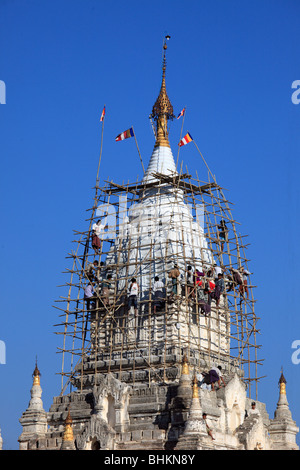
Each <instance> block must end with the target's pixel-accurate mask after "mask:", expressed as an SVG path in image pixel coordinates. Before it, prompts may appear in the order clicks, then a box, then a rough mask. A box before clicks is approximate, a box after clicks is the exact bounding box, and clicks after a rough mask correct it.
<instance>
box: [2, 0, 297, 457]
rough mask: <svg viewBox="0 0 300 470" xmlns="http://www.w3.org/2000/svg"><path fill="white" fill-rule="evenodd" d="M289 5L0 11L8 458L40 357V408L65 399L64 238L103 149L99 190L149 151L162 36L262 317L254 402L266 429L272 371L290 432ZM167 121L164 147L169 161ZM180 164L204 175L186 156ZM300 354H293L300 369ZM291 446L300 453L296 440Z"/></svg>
mask: <svg viewBox="0 0 300 470" xmlns="http://www.w3.org/2000/svg"><path fill="white" fill-rule="evenodd" d="M299 14H300V3H299V2H298V1H297V0H281V1H280V0H251V1H247V0H244V1H243V2H240V1H237V0H236V1H233V0H225V1H224V0H215V1H213V2H205V1H201V0H198V1H189V2H182V1H181V2H180V1H177V0H172V1H157V0H153V1H152V2H147V3H146V2H140V1H130V0H129V1H128V2H126V4H125V3H124V2H121V1H119V0H115V1H114V2H104V1H102V0H60V1H58V0H52V1H48V0H43V1H40V0H27V1H26V2H24V1H22V0H11V1H7V0H0V80H2V81H3V82H4V83H5V85H6V104H1V105H0V156H1V173H0V182H1V185H0V191H1V219H2V220H1V222H2V224H1V225H2V230H1V240H0V249H1V291H2V299H1V317H0V340H1V341H3V342H4V343H5V346H6V363H5V364H0V383H1V387H0V428H1V432H2V437H3V440H4V448H5V449H17V448H18V442H17V439H18V436H19V435H20V434H21V431H22V429H21V426H20V424H19V421H18V420H19V418H20V417H21V414H22V412H23V411H25V409H26V408H27V406H28V402H29V399H30V388H31V385H32V377H31V374H32V372H33V369H34V366H35V359H36V356H38V365H39V368H40V370H41V372H42V388H43V401H44V408H45V409H46V410H48V409H49V407H50V406H51V403H52V398H53V396H56V395H58V394H59V392H60V377H59V375H57V373H58V372H59V371H60V369H61V357H60V355H59V354H57V347H60V346H61V338H60V337H58V336H57V335H55V334H54V331H55V328H54V327H53V325H54V324H56V323H58V314H57V310H56V309H54V308H53V307H52V306H53V305H54V301H55V300H56V299H58V297H59V296H60V295H62V291H61V289H60V288H59V287H57V286H59V285H61V284H62V283H63V282H64V281H65V280H66V278H65V276H64V275H63V274H62V272H63V271H64V270H65V268H66V267H68V266H69V265H68V260H66V259H65V257H66V255H67V253H68V252H69V251H70V249H72V248H73V247H72V244H71V241H72V240H73V239H74V235H73V230H80V229H85V219H86V218H87V215H86V209H87V208H89V207H91V203H92V198H93V190H92V188H93V186H94V184H95V177H96V171H97V165H98V157H99V150H100V138H101V125H100V123H99V117H100V114H101V111H102V108H103V105H104V104H106V109H107V115H106V120H105V130H104V142H103V155H102V161H101V169H100V178H101V181H102V182H103V181H104V180H105V179H107V178H108V177H110V178H112V179H113V180H114V181H116V182H122V181H123V180H125V181H127V180H128V179H130V180H136V178H137V175H138V174H139V175H140V176H141V165H140V160H139V156H138V153H137V149H136V147H135V143H134V140H133V139H129V140H128V141H125V142H122V143H116V142H115V140H114V139H115V137H116V135H117V134H119V133H120V132H122V131H124V130H126V129H128V128H129V127H131V126H133V127H134V129H135V133H136V136H137V140H138V144H139V148H140V151H141V154H142V157H143V161H144V163H145V165H147V163H148V161H149V158H150V155H151V153H152V149H153V133H152V130H151V126H150V122H149V119H148V116H149V114H150V112H151V109H152V105H153V104H154V101H155V100H156V98H157V95H158V92H159V87H160V80H161V47H162V42H163V37H164V36H165V35H166V34H169V35H170V36H171V40H170V41H169V43H168V55H167V91H168V95H169V97H170V99H171V102H172V104H173V107H174V111H175V113H177V112H179V111H180V110H181V109H182V107H183V106H186V107H187V113H186V118H185V126H184V127H185V129H184V130H186V131H190V133H191V135H192V136H193V138H194V140H195V142H196V143H197V145H198V147H199V148H200V150H201V152H202V154H203V156H204V157H205V159H206V161H207V162H208V164H209V166H210V168H211V170H212V172H213V173H214V174H215V175H216V177H217V181H218V182H219V184H220V185H221V186H223V187H224V188H227V189H228V193H227V194H228V198H229V200H230V201H232V202H233V203H234V204H235V206H234V216H235V219H236V220H238V221H239V222H240V223H241V224H242V225H241V232H242V233H243V234H248V242H249V243H250V244H251V245H250V247H249V249H248V255H249V258H250V259H251V263H250V268H251V271H252V272H253V273H254V274H253V276H252V280H254V284H255V285H256V286H257V289H255V297H256V299H257V306H256V313H257V315H258V316H259V317H260V323H259V327H260V331H261V335H260V337H259V343H260V344H262V348H261V350H260V357H261V358H262V359H264V363H263V366H262V367H261V368H260V371H259V373H260V375H261V376H266V377H265V378H264V379H262V381H261V383H260V386H259V396H258V398H259V400H260V401H262V402H265V403H266V404H267V411H268V413H269V415H270V418H273V414H274V410H275V408H276V403H277V400H278V386H277V383H278V379H279V376H280V371H281V367H283V370H284V374H285V376H286V379H287V393H288V401H289V404H290V409H291V411H292V415H293V418H294V419H295V420H296V421H297V424H298V425H299V424H300V404H299V397H298V393H297V391H298V390H299V387H300V374H299V370H300V365H297V364H294V363H293V361H292V354H293V352H294V350H293V349H292V343H293V341H296V340H300V329H299V307H298V292H299V288H298V265H299V261H300V260H299V247H298V245H299V243H298V232H299V228H300V227H299V217H298V214H299V184H298V175H299V150H300V137H299V130H300V104H299V105H296V104H294V103H292V100H291V96H292V92H293V90H292V88H291V85H292V83H293V81H295V80H300V69H299V59H298V53H297V50H298V49H297V48H298V47H299V43H300V29H299ZM180 125H181V123H180V124H179V121H178V122H173V123H172V124H171V131H170V141H171V146H172V148H173V154H174V155H176V152H177V142H178V137H179V134H180ZM180 157H182V158H184V164H186V165H187V167H188V169H189V171H190V172H191V173H194V172H195V171H196V170H197V171H198V172H199V170H200V162H199V155H198V154H197V152H196V150H195V147H194V146H192V145H191V146H186V147H184V148H183V149H182V150H181V153H180ZM299 356H300V355H299ZM298 444H300V442H299V439H298Z"/></svg>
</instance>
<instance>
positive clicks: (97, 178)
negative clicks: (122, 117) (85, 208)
mask: <svg viewBox="0 0 300 470" xmlns="http://www.w3.org/2000/svg"><path fill="white" fill-rule="evenodd" d="M104 109H105V105H104ZM104 121H105V113H104V116H103V121H102V131H101V144H100V155H99V162H98V169H97V177H96V184H97V186H98V182H99V169H100V163H101V157H102V146H103V129H104Z"/></svg>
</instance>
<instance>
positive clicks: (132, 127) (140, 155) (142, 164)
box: [132, 127, 145, 174]
mask: <svg viewBox="0 0 300 470" xmlns="http://www.w3.org/2000/svg"><path fill="white" fill-rule="evenodd" d="M132 130H133V135H134V140H135V143H136V148H137V150H138V153H139V156H140V160H141V164H142V167H143V172H144V174H145V168H144V164H143V160H142V157H141V153H140V149H139V146H138V143H137V140H136V136H135V132H134V129H133V127H132Z"/></svg>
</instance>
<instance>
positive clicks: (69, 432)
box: [63, 407, 74, 441]
mask: <svg viewBox="0 0 300 470" xmlns="http://www.w3.org/2000/svg"><path fill="white" fill-rule="evenodd" d="M72 423H73V421H72V418H71V413H70V407H69V410H68V414H67V417H66V420H65V430H64V435H63V441H73V440H74V435H73V428H72Z"/></svg>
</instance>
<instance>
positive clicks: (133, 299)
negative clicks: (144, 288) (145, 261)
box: [128, 278, 139, 314]
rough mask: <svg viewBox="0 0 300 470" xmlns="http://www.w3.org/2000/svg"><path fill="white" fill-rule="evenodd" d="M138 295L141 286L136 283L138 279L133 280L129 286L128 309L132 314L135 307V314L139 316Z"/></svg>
mask: <svg viewBox="0 0 300 470" xmlns="http://www.w3.org/2000/svg"><path fill="white" fill-rule="evenodd" d="M138 293H139V285H138V283H137V282H136V279H135V278H132V279H131V284H130V286H129V292H128V309H129V312H130V310H131V307H134V311H135V314H137V312H138V305H137V296H138Z"/></svg>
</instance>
